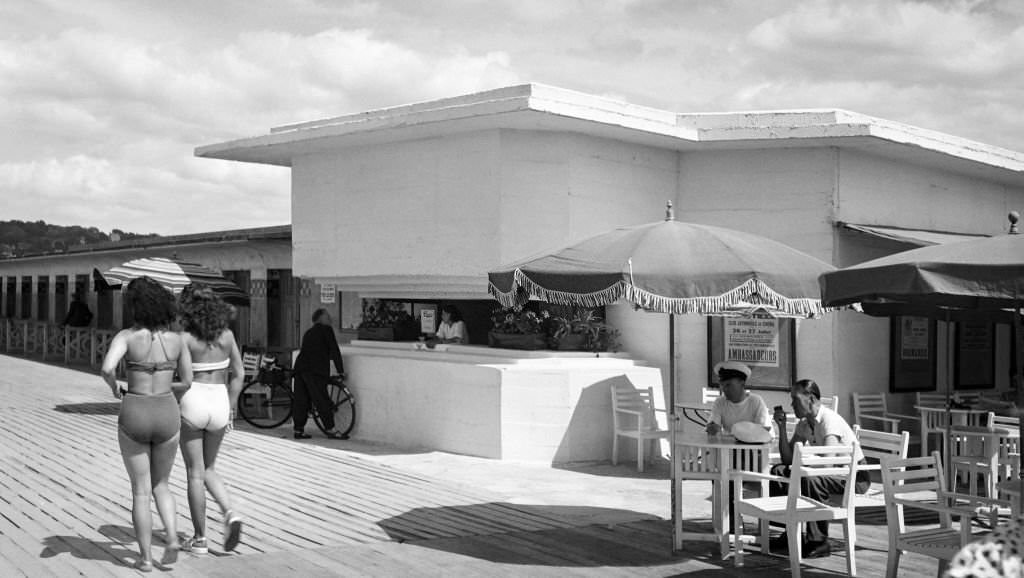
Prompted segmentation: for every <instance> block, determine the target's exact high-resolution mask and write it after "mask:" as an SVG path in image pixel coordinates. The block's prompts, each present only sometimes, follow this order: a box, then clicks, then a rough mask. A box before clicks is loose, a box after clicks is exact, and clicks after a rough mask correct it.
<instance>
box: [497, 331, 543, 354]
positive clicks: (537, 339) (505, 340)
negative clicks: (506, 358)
mask: <svg viewBox="0 0 1024 578" xmlns="http://www.w3.org/2000/svg"><path fill="white" fill-rule="evenodd" d="M487 345H489V346H491V347H500V348H502V349H528V350H533V349H546V348H547V346H548V343H547V339H545V338H544V334H543V333H497V332H494V331H489V332H488V333H487Z"/></svg>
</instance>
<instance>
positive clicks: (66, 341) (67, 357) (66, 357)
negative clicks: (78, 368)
mask: <svg viewBox="0 0 1024 578" xmlns="http://www.w3.org/2000/svg"><path fill="white" fill-rule="evenodd" d="M69 334H70V331H68V326H67V325H65V326H64V335H63V339H64V365H68V364H69V363H70V362H71V342H70V340H69V339H68V335H69Z"/></svg>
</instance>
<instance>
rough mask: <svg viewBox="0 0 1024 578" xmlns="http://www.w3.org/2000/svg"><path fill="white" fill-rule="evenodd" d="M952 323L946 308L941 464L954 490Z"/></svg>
mask: <svg viewBox="0 0 1024 578" xmlns="http://www.w3.org/2000/svg"><path fill="white" fill-rule="evenodd" d="M954 346H955V345H954V343H953V324H952V323H951V322H950V320H949V310H948V309H947V310H946V439H944V440H942V465H943V466H944V467H945V468H946V481H947V483H948V484H950V485H949V489H950V491H952V492H955V491H956V477H955V476H954V475H953V468H951V467H950V465H949V459H950V454H951V453H952V452H951V451H950V449H951V448H950V446H951V445H952V438H951V437H950V436H951V435H952V426H953V412H952V409H953V406H952V400H953V371H954V368H953V354H954V351H953V347H954Z"/></svg>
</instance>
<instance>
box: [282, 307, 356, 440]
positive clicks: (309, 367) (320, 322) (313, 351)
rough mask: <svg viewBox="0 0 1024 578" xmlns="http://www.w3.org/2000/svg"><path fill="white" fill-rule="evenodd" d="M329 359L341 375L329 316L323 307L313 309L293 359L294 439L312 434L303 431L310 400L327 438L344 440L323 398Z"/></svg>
mask: <svg viewBox="0 0 1024 578" xmlns="http://www.w3.org/2000/svg"><path fill="white" fill-rule="evenodd" d="M332 361H333V362H334V367H335V369H337V371H338V373H340V374H344V373H345V368H344V366H343V365H342V361H341V350H340V349H338V339H337V338H336V337H335V336H334V328H333V327H332V326H331V315H330V313H328V312H327V310H326V309H317V310H316V311H315V312H314V313H313V326H312V327H310V328H309V329H308V330H307V331H306V333H305V335H303V336H302V348H301V349H300V350H299V356H298V357H297V358H296V359H295V367H294V370H295V374H294V375H295V392H294V397H293V398H292V420H293V425H294V429H295V439H300V440H301V439H308V438H310V437H312V436H310V435H309V434H307V433H306V420H307V419H308V417H309V404H310V401H312V402H313V403H314V404H316V410H317V413H318V414H319V415H320V417H321V419H322V420H323V425H324V427H325V428H327V437H328V438H330V439H335V440H344V439H348V435H347V434H343V433H341V432H339V431H338V430H336V429H334V413H333V412H332V411H331V400H330V399H328V397H327V382H328V381H329V379H330V376H331V362H332Z"/></svg>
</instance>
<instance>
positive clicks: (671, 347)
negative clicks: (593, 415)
mask: <svg viewBox="0 0 1024 578" xmlns="http://www.w3.org/2000/svg"><path fill="white" fill-rule="evenodd" d="M676 425H677V424H676V315H675V313H669V314H668V428H669V440H670V441H669V445H668V453H669V457H670V460H669V461H670V462H671V464H670V467H671V468H672V472H671V474H670V475H669V482H670V483H671V484H672V489H671V491H672V498H671V506H672V548H671V551H672V552H675V550H676V542H677V538H678V537H677V536H676V528H677V524H678V520H676V517H677V516H678V514H677V510H676V505H677V504H676V501H677V500H678V499H679V498H678V496H677V495H676V494H677V493H678V492H679V489H678V487H677V486H676V482H677V480H676V459H677V456H676Z"/></svg>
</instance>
